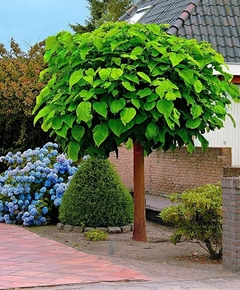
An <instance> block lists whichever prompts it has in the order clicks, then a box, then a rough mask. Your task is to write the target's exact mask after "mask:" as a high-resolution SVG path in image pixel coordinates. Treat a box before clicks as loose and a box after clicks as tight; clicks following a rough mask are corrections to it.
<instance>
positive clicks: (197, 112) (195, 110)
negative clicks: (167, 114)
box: [190, 105, 203, 119]
mask: <svg viewBox="0 0 240 290" xmlns="http://www.w3.org/2000/svg"><path fill="white" fill-rule="evenodd" d="M190 112H191V114H192V116H193V119H195V118H197V117H199V116H201V114H202V112H203V109H202V107H201V106H200V105H193V106H192V107H191V110H190Z"/></svg>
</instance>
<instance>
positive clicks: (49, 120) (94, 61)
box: [34, 22, 239, 160]
mask: <svg viewBox="0 0 240 290" xmlns="http://www.w3.org/2000/svg"><path fill="white" fill-rule="evenodd" d="M45 50H46V51H45V62H46V63H47V64H48V68H47V69H45V70H44V71H42V72H41V77H42V78H44V79H45V80H46V79H48V83H47V85H46V86H45V87H44V89H43V90H42V91H41V93H40V95H39V96H38V97H37V100H36V106H35V109H34V113H36V112H37V115H36V116H35V123H36V122H37V121H38V120H39V119H40V118H42V119H43V125H42V128H43V130H44V131H48V130H51V134H56V140H57V142H59V143H60V144H62V145H63V147H64V149H65V150H67V151H68V154H69V156H70V157H71V158H72V159H73V160H77V159H78V158H79V157H81V156H83V155H84V154H86V153H88V154H90V155H91V156H95V155H99V156H102V157H107V156H108V155H109V153H110V152H111V151H117V148H118V146H119V145H120V144H122V143H124V142H126V141H127V140H128V139H129V138H131V139H132V140H133V141H137V142H138V143H139V144H141V145H142V147H143V148H144V150H145V151H146V152H147V154H149V153H151V152H152V149H153V148H159V149H163V150H168V149H171V150H174V149H175V148H176V146H183V145H187V148H188V150H189V151H190V152H192V150H193V149H194V144H193V141H192V137H193V136H195V137H196V138H198V139H199V140H200V142H201V144H202V147H203V148H206V147H207V146H208V142H207V140H206V139H205V138H204V137H203V135H202V134H203V133H204V132H205V131H206V130H214V129H215V128H221V127H222V126H223V121H224V120H225V117H226V115H228V113H227V110H226V106H227V105H228V104H230V103H231V101H230V99H229V98H228V97H227V96H228V95H230V96H232V97H233V98H238V97H239V95H238V94H239V92H238V89H237V87H236V86H234V85H233V84H231V79H232V76H231V75H229V74H227V73H226V72H224V70H223V67H224V59H223V57H222V56H221V55H220V54H219V53H217V52H216V51H215V50H214V49H213V48H212V46H211V45H210V44H208V43H206V42H201V43H198V42H196V40H195V39H192V40H187V39H183V38H179V37H177V36H174V35H169V34H167V33H166V32H165V30H164V26H159V25H156V24H146V25H144V24H139V23H137V24H128V23H123V22H118V23H106V24H104V25H102V26H101V27H100V28H98V29H96V30H95V31H93V32H92V33H84V34H71V33H69V32H60V33H58V34H57V35H56V36H50V37H48V38H47V40H46V48H45ZM214 72H217V75H216V74H214Z"/></svg>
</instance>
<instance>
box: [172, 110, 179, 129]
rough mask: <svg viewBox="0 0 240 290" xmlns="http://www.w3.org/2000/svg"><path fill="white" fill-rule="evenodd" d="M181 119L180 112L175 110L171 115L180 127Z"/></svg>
mask: <svg viewBox="0 0 240 290" xmlns="http://www.w3.org/2000/svg"><path fill="white" fill-rule="evenodd" d="M179 118H180V112H179V111H178V110H177V109H176V108H173V114H172V115H171V119H172V120H173V121H174V122H175V123H176V124H177V125H178V126H179V127H180V122H179Z"/></svg>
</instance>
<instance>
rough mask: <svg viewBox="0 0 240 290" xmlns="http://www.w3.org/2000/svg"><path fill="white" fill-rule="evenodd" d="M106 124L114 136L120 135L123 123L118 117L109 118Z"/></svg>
mask: <svg viewBox="0 0 240 290" xmlns="http://www.w3.org/2000/svg"><path fill="white" fill-rule="evenodd" d="M108 126H109V128H110V129H111V130H112V132H113V133H114V134H115V135H116V136H118V137H120V135H121V133H122V128H123V123H122V122H121V120H120V119H110V120H109V121H108Z"/></svg>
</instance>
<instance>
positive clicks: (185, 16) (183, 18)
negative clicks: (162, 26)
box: [167, 1, 198, 34]
mask: <svg viewBox="0 0 240 290" xmlns="http://www.w3.org/2000/svg"><path fill="white" fill-rule="evenodd" d="M195 2H196V1H195ZM197 2H198V1H197ZM196 7H197V4H196V3H194V2H190V4H189V5H188V6H187V8H186V9H184V10H183V13H182V14H181V15H180V16H179V17H178V18H177V20H176V21H175V23H174V24H173V25H172V26H171V27H170V28H169V29H168V31H167V33H169V34H177V32H178V30H179V29H180V28H181V27H182V26H183V24H184V22H185V21H186V20H187V19H188V18H189V16H190V15H191V14H192V13H193V11H194V10H195V8H196Z"/></svg>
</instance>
